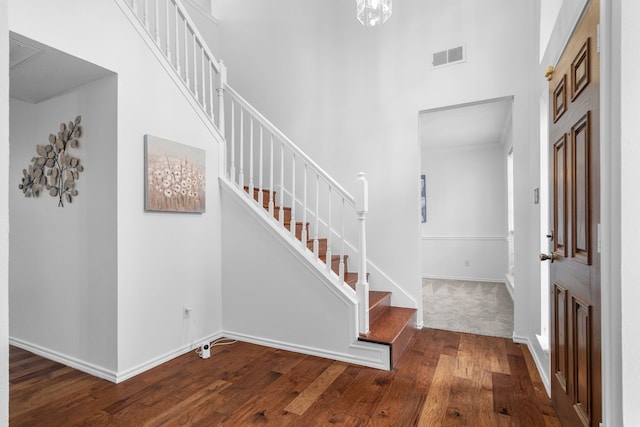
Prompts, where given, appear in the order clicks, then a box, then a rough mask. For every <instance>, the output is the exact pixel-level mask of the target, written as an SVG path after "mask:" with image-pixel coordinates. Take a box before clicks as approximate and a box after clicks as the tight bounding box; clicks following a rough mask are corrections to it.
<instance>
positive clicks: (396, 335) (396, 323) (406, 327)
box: [358, 307, 417, 369]
mask: <svg viewBox="0 0 640 427" xmlns="http://www.w3.org/2000/svg"><path fill="white" fill-rule="evenodd" d="M416 313H417V310H416V309H415V308H405V307H385V308H384V310H383V312H382V313H380V315H379V316H378V317H377V318H376V319H375V320H374V321H373V322H371V324H370V325H369V333H368V334H366V335H360V337H359V338H358V339H359V340H360V341H369V342H374V343H378V344H387V345H389V346H390V347H391V369H393V368H395V366H396V364H397V363H398V361H399V360H400V356H402V353H404V350H405V349H406V348H407V345H408V344H409V341H411V338H412V337H413V334H414V332H415V327H414V324H415V317H416Z"/></svg>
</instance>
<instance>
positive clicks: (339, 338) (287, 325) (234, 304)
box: [219, 178, 391, 370]
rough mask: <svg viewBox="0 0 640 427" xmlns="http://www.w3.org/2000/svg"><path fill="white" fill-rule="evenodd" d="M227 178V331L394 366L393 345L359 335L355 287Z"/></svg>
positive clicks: (291, 347) (319, 353)
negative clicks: (340, 280)
mask: <svg viewBox="0 0 640 427" xmlns="http://www.w3.org/2000/svg"><path fill="white" fill-rule="evenodd" d="M219 182H220V187H221V189H222V191H221V193H220V194H221V197H222V201H221V202H222V203H221V205H222V223H223V224H224V226H223V229H222V230H223V231H222V232H223V236H222V239H223V247H224V248H225V249H224V251H223V260H222V265H223V272H222V277H223V280H222V282H223V284H222V288H223V290H222V301H223V313H222V319H223V330H224V334H225V336H227V337H230V338H236V339H239V340H242V341H247V342H252V343H255V344H260V345H265V346H269V347H274V348H279V349H283V350H289V351H294V352H298V353H303V354H309V355H314V356H319V357H324V358H328V359H333V360H340V361H344V362H349V363H354V364H357V365H362V366H368V367H373V368H377V369H385V370H389V369H390V362H391V361H390V354H389V347H388V346H387V345H384V344H376V343H370V342H362V341H358V323H357V322H358V317H357V314H358V302H357V299H356V296H355V292H354V291H353V290H352V289H351V288H350V287H349V286H348V285H346V284H343V285H342V286H340V285H339V284H337V283H336V282H335V280H336V278H335V275H334V273H330V272H328V271H327V270H326V267H325V264H324V263H321V262H318V261H316V260H314V259H313V258H312V257H311V256H310V252H309V251H307V250H306V248H304V247H303V246H302V244H298V242H297V241H293V240H292V239H291V236H290V233H289V232H288V231H287V230H284V229H283V228H281V227H280V226H279V225H278V223H276V222H275V221H272V220H270V218H269V217H268V212H266V211H265V209H264V208H263V207H262V206H260V205H258V204H257V203H255V202H253V201H252V200H251V199H249V197H248V196H247V194H246V193H245V192H244V191H242V190H240V189H238V188H237V187H236V186H235V185H234V184H232V183H230V182H229V181H228V180H226V179H225V178H220V179H219ZM247 236H251V237H252V238H251V239H249V238H248V237H247ZM243 266H244V267H243ZM292 276H295V277H292Z"/></svg>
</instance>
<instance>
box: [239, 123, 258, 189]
mask: <svg viewBox="0 0 640 427" xmlns="http://www.w3.org/2000/svg"><path fill="white" fill-rule="evenodd" d="M242 184H243V185H244V182H243V183H242ZM254 189H255V187H254V185H253V116H251V117H249V194H250V195H251V197H253V190H254Z"/></svg>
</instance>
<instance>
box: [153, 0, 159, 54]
mask: <svg viewBox="0 0 640 427" xmlns="http://www.w3.org/2000/svg"><path fill="white" fill-rule="evenodd" d="M153 19H154V29H153V33H154V35H155V37H156V44H157V45H158V46H160V28H159V27H160V16H159V10H158V0H154V9H153Z"/></svg>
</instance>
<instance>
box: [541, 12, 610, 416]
mask: <svg viewBox="0 0 640 427" xmlns="http://www.w3.org/2000/svg"><path fill="white" fill-rule="evenodd" d="M599 8H600V5H599V0H592V1H591V2H590V4H589V6H588V7H587V9H586V11H585V13H584V15H583V17H582V19H581V21H580V23H579V24H578V26H577V27H576V30H575V32H574V34H573V36H572V37H571V40H570V41H569V43H568V45H567V47H566V49H565V51H564V53H563V54H562V56H561V58H560V60H559V62H558V64H557V66H556V67H555V70H554V72H553V75H552V77H551V80H550V82H549V97H550V99H552V100H553V102H550V108H549V110H550V111H549V122H550V125H549V157H550V158H549V162H550V164H552V165H553V167H552V168H551V170H550V177H549V178H550V186H551V188H550V191H551V194H552V195H553V196H552V198H551V210H550V223H551V224H553V227H554V229H553V233H552V235H553V242H552V244H551V245H550V248H549V249H550V251H552V252H553V254H554V257H553V258H554V259H553V261H554V262H553V263H552V264H551V267H550V274H551V278H550V279H551V280H550V283H551V284H552V285H551V288H550V290H549V293H550V309H551V313H550V316H551V319H550V323H551V366H552V370H553V375H551V398H552V401H553V405H554V407H555V408H556V411H557V413H558V416H559V417H560V419H561V420H562V422H563V425H565V426H597V425H598V424H599V423H600V421H601V419H602V403H601V401H602V392H601V388H602V386H601V376H600V365H601V349H600V341H601V340H600V255H599V253H597V251H596V250H595V248H597V241H596V240H597V227H598V223H599V220H600V212H599V211H600V187H599V164H600V160H599V151H600V150H599V117H600V107H599V58H598V53H597V51H596V47H597V46H596V45H597V43H594V40H596V37H597V24H598V22H599ZM567 88H569V92H570V99H567V98H568V96H567V95H568V93H567Z"/></svg>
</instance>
